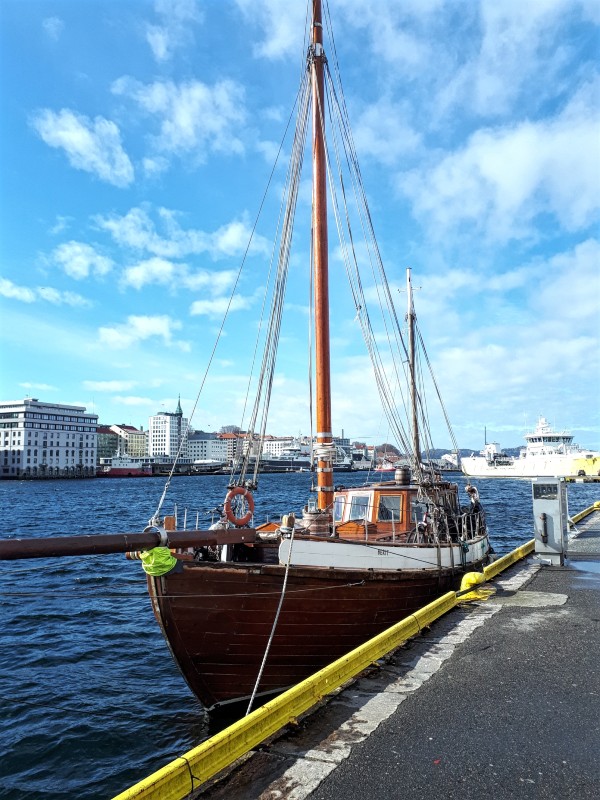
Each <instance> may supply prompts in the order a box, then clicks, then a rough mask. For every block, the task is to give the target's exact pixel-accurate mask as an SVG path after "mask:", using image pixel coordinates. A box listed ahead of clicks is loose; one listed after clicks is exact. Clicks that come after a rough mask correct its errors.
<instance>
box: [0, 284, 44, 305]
mask: <svg viewBox="0 0 600 800" xmlns="http://www.w3.org/2000/svg"><path fill="white" fill-rule="evenodd" d="M0 295H2V296H3V297H8V298H9V299H11V300H20V301H21V302H22V303H35V301H36V294H35V292H34V291H33V289H29V288H28V287H27V286H17V284H16V283H13V282H12V281H9V280H8V279H7V278H0Z"/></svg>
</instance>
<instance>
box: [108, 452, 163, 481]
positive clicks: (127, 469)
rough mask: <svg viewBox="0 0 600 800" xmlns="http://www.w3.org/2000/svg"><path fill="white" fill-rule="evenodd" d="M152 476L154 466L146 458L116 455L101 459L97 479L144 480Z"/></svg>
mask: <svg viewBox="0 0 600 800" xmlns="http://www.w3.org/2000/svg"><path fill="white" fill-rule="evenodd" d="M150 475H152V465H151V464H150V463H149V462H148V459H146V458H134V457H132V456H128V455H115V456H112V458H101V459H100V464H99V466H98V467H96V477H97V478H142V477H147V476H150Z"/></svg>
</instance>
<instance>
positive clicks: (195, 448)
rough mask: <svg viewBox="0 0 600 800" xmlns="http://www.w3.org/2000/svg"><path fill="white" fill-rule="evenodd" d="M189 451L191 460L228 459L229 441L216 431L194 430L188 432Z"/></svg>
mask: <svg viewBox="0 0 600 800" xmlns="http://www.w3.org/2000/svg"><path fill="white" fill-rule="evenodd" d="M187 452H188V456H189V459H190V461H192V462H194V461H227V452H228V446H227V441H226V440H224V439H220V438H219V437H218V436H217V434H216V433H206V432H205V431H194V433H190V434H188V439H187Z"/></svg>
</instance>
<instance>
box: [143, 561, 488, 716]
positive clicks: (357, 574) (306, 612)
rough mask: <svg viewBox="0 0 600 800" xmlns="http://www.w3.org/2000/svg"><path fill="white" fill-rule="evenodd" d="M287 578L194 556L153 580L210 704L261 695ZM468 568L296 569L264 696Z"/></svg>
mask: <svg viewBox="0 0 600 800" xmlns="http://www.w3.org/2000/svg"><path fill="white" fill-rule="evenodd" d="M480 567H481V564H478V563H474V564H470V566H469V569H478V568H480ZM284 574H285V568H284V567H283V566H280V565H278V564H234V563H195V562H186V563H184V567H183V570H182V571H180V572H171V573H169V574H168V575H166V576H163V577H161V578H149V579H148V584H149V590H150V594H151V597H152V600H153V605H154V611H155V614H156V616H157V619H158V621H159V623H160V625H161V627H162V629H163V632H164V634H165V637H166V639H167V641H168V643H169V645H170V648H171V651H172V653H173V656H174V658H175V660H176V662H177V664H178V665H179V667H180V669H181V671H182V673H183V675H184V677H185V679H186V680H187V682H188V684H189V686H190V688H191V689H192V691H193V692H194V694H195V695H196V696H197V697H198V699H199V700H200V701H201V702H202V703H203V705H204V706H206V707H207V708H208V709H209V710H216V709H218V708H219V707H223V706H225V705H227V704H231V703H235V702H239V701H242V700H246V702H247V699H248V698H249V697H250V696H251V695H252V692H253V690H254V686H255V683H256V680H257V676H258V674H259V670H260V665H261V663H262V660H263V658H264V654H265V651H266V647H267V643H268V640H269V636H270V635H271V630H272V628H273V622H274V620H275V615H276V612H277V607H278V604H279V599H280V596H281V589H282V585H283V578H284ZM462 574H463V570H462V569H455V570H451V569H444V570H438V569H432V570H414V571H413V570H411V571H406V570H401V571H396V570H394V571H374V570H360V569H347V570H341V569H335V570H334V569H329V568H322V567H292V568H291V569H290V572H289V575H288V581H287V588H286V593H285V599H284V601H283V605H282V609H281V613H280V616H279V620H278V623H277V627H276V631H275V635H274V638H273V641H272V644H271V649H270V652H269V656H268V658H267V662H266V665H265V668H264V672H263V675H262V678H261V681H260V684H259V687H258V691H257V695H256V696H257V697H262V698H264V697H265V696H266V695H274V694H277V693H280V692H282V691H284V690H285V689H287V688H289V687H290V686H293V685H294V684H296V683H298V682H299V681H301V680H303V679H304V678H307V677H308V676H309V675H311V674H312V673H314V672H316V671H317V670H319V669H321V668H322V667H324V666H326V665H327V664H329V663H331V662H332V661H334V660H336V659H337V658H339V657H341V656H343V655H344V654H346V653H348V652H349V651H350V650H352V649H353V648H354V647H357V646H358V645H359V644H362V643H363V642H365V641H367V640H368V639H370V638H372V637H373V636H375V635H376V634H378V633H380V632H381V631H383V630H385V629H387V628H389V627H390V626H391V625H393V624H394V623H396V622H398V621H399V620H401V619H402V618H403V617H406V616H407V615H408V614H410V613H412V612H413V611H415V610H416V609H418V608H421V607H422V606H424V605H426V604H427V603H428V602H430V601H431V600H433V599H434V598H436V597H439V596H440V595H441V594H443V593H445V592H447V591H450V590H453V589H456V588H458V584H459V583H460V578H461V576H462Z"/></svg>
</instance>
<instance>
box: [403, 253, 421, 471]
mask: <svg viewBox="0 0 600 800" xmlns="http://www.w3.org/2000/svg"><path fill="white" fill-rule="evenodd" d="M406 294H407V297H408V311H407V313H406V319H407V322H408V369H409V377H410V407H411V412H412V441H413V451H414V458H415V470H416V471H417V473H418V472H419V471H420V464H421V446H420V443H419V423H418V409H417V380H416V371H415V361H416V349H415V309H414V306H413V296H412V283H411V280H410V268H408V269H407V270H406Z"/></svg>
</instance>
